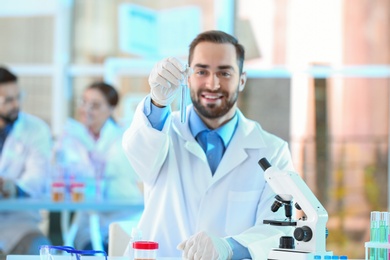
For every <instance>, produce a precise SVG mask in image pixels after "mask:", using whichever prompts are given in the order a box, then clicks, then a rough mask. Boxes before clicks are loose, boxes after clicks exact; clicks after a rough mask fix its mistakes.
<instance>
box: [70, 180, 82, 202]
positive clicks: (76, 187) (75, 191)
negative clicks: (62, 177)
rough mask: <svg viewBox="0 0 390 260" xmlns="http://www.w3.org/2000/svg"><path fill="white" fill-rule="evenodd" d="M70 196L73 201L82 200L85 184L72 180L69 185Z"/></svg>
mask: <svg viewBox="0 0 390 260" xmlns="http://www.w3.org/2000/svg"><path fill="white" fill-rule="evenodd" d="M70 190H71V198H72V201H73V202H81V201H84V192H85V185H84V183H82V182H72V183H71V185H70Z"/></svg>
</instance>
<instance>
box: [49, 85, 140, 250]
mask: <svg viewBox="0 0 390 260" xmlns="http://www.w3.org/2000/svg"><path fill="white" fill-rule="evenodd" d="M118 102H119V95H118V93H117V91H116V90H115V88H114V87H113V86H111V85H109V84H106V83H104V82H95V83H92V84H91V85H90V86H88V87H87V88H86V89H85V90H84V92H83V96H82V100H81V103H80V107H79V108H80V109H79V112H80V122H78V121H76V120H74V119H69V120H68V121H67V123H66V125H65V127H64V131H63V134H62V136H61V137H60V138H59V139H58V142H56V144H55V147H56V148H55V152H56V153H60V154H57V156H56V157H57V159H59V160H60V161H59V162H57V163H59V165H60V166H61V167H65V169H66V171H67V172H68V174H71V175H72V176H70V178H75V179H78V178H79V179H84V180H85V179H88V178H89V179H91V178H93V179H95V178H97V176H96V175H95V174H97V173H95V169H96V167H102V169H103V172H102V174H103V175H102V176H100V178H102V179H103V180H104V181H103V183H104V185H103V186H102V187H101V189H102V190H101V192H102V193H101V194H100V195H98V194H96V196H102V198H103V199H104V198H107V199H128V200H132V201H134V202H137V203H139V202H140V203H142V202H143V195H142V191H141V187H140V182H139V181H138V180H139V179H138V177H137V175H136V174H135V173H134V171H133V170H132V167H131V166H130V164H129V161H128V160H127V158H126V156H125V154H124V151H123V148H122V146H121V139H122V134H123V128H122V127H121V126H120V125H119V124H117V123H116V121H115V120H114V118H113V112H114V109H115V107H116V106H117V104H118ZM96 189H98V188H97V187H96ZM86 193H87V194H86V196H87V198H88V196H89V194H88V184H87V185H86ZM94 196H95V195H94ZM93 199H94V198H93ZM97 199H99V198H97ZM138 218H139V214H138V215H137V216H133V215H131V214H130V213H129V211H123V212H122V211H120V212H102V213H99V220H100V232H101V235H102V238H103V240H104V241H102V243H103V247H104V249H105V250H106V251H107V242H108V226H109V224H110V223H111V222H113V221H120V220H135V221H136V220H138ZM88 220H89V213H87V212H78V213H77V214H76V217H75V221H76V223H77V225H78V231H77V233H76V237H75V247H76V248H77V249H91V248H92V245H91V238H90V231H89V222H88Z"/></svg>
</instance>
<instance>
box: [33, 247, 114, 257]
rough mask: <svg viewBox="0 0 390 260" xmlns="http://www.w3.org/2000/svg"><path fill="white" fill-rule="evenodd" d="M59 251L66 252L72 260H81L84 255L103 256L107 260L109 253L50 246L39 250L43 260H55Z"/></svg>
mask: <svg viewBox="0 0 390 260" xmlns="http://www.w3.org/2000/svg"><path fill="white" fill-rule="evenodd" d="M58 251H62V252H66V253H68V254H69V259H70V260H80V258H81V256H82V255H95V254H102V255H103V256H104V258H105V259H106V260H107V253H106V252H104V251H100V250H76V249H74V248H73V247H71V246H49V245H42V246H41V247H40V248H39V255H40V258H41V260H54V256H55V255H58V254H59V253H58Z"/></svg>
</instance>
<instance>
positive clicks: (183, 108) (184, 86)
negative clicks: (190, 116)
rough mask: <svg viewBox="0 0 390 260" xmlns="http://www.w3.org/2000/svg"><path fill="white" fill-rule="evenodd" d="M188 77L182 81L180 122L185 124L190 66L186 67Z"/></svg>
mask: <svg viewBox="0 0 390 260" xmlns="http://www.w3.org/2000/svg"><path fill="white" fill-rule="evenodd" d="M185 73H186V76H185V77H184V79H183V80H182V81H181V84H180V85H181V97H180V122H181V123H183V124H184V123H185V122H186V117H187V111H186V110H187V109H186V108H187V91H188V65H186V67H185Z"/></svg>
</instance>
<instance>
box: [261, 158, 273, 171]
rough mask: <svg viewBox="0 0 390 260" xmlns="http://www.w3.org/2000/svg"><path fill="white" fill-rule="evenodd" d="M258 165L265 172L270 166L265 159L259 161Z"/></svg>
mask: <svg viewBox="0 0 390 260" xmlns="http://www.w3.org/2000/svg"><path fill="white" fill-rule="evenodd" d="M259 165H260V167H261V168H262V169H263V170H264V171H265V170H267V169H268V168H269V167H271V164H270V163H269V162H268V160H267V158H265V157H264V158H261V159H260V161H259Z"/></svg>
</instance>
